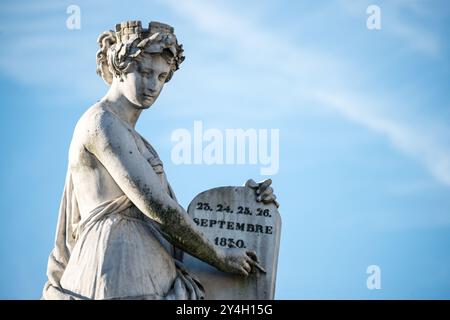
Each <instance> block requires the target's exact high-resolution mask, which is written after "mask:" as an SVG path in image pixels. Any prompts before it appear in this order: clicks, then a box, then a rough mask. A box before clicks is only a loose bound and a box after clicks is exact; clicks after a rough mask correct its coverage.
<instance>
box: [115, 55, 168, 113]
mask: <svg viewBox="0 0 450 320" xmlns="http://www.w3.org/2000/svg"><path fill="white" fill-rule="evenodd" d="M133 64H134V66H133V67H132V68H131V69H130V70H129V71H128V73H126V74H125V75H124V77H123V82H121V83H120V86H121V88H122V93H123V94H124V95H125V97H126V98H127V99H128V100H129V101H130V102H131V103H133V104H134V105H136V106H137V107H138V108H140V109H147V108H149V107H150V106H151V105H152V104H153V103H154V102H155V100H156V99H157V98H158V96H159V93H160V92H161V90H162V88H163V86H164V83H165V81H166V78H167V76H168V75H169V72H170V68H171V66H170V64H168V63H167V61H166V60H165V59H164V58H163V57H162V56H161V55H160V54H147V53H145V54H143V56H142V57H141V58H140V59H139V60H138V61H134V62H133Z"/></svg>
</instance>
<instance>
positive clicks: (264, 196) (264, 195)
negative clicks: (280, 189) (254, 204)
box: [256, 187, 273, 201]
mask: <svg viewBox="0 0 450 320" xmlns="http://www.w3.org/2000/svg"><path fill="white" fill-rule="evenodd" d="M272 195H273V189H272V187H267V188H266V189H265V190H264V191H263V192H262V193H261V194H260V195H259V196H258V197H257V199H256V200H257V201H261V200H264V199H267V198H268V197H270V196H272Z"/></svg>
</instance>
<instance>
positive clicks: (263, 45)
mask: <svg viewBox="0 0 450 320" xmlns="http://www.w3.org/2000/svg"><path fill="white" fill-rule="evenodd" d="M166 3H167V4H168V6H169V7H170V8H171V9H172V10H174V11H175V12H177V13H179V14H180V15H182V16H183V17H186V18H188V19H189V20H190V21H191V22H192V23H193V24H195V25H196V26H197V27H198V28H199V29H201V30H202V31H203V32H207V33H209V34H210V35H212V36H213V37H217V38H220V39H222V40H225V41H231V40H232V43H233V46H234V48H235V51H236V54H239V52H242V51H246V50H248V49H249V48H252V49H251V50H252V51H253V52H262V53H264V54H261V56H268V55H270V54H271V53H273V52H274V48H276V52H278V54H280V50H283V53H286V54H285V55H283V57H284V58H287V61H288V63H286V64H285V68H284V69H283V70H282V71H283V73H286V74H287V75H289V77H290V78H291V79H294V80H296V82H297V83H296V85H301V86H302V90H301V94H302V95H305V96H306V97H307V98H309V99H312V100H314V101H316V102H318V103H321V104H323V105H325V106H326V107H328V108H330V109H331V110H335V111H337V112H339V114H340V115H341V116H343V117H345V118H346V119H348V120H350V121H352V122H356V123H358V124H359V125H361V126H363V127H365V128H367V129H369V130H371V131H373V132H376V133H378V134H380V135H382V136H384V137H385V138H387V139H388V140H389V141H390V142H391V143H392V145H393V146H394V147H395V148H396V149H397V150H399V151H401V152H402V153H404V154H406V155H408V156H410V157H413V158H414V159H416V160H418V161H419V162H420V163H421V164H422V165H423V166H424V167H425V168H426V169H427V170H428V172H429V173H430V174H431V175H432V176H433V177H434V178H435V179H436V180H438V181H439V182H441V183H443V184H444V185H446V186H450V150H449V149H448V148H447V147H445V146H443V145H440V144H439V143H438V142H437V141H434V139H429V138H426V137H424V135H422V134H421V132H419V131H417V130H414V129H413V128H412V127H411V126H408V125H407V124H404V123H401V122H399V121H396V120H393V119H391V118H392V117H390V116H389V114H381V113H380V111H378V112H375V110H387V108H385V106H384V105H383V106H382V105H381V104H380V103H377V99H376V98H375V97H372V96H368V95H366V96H365V97H364V99H357V98H356V97H355V96H354V94H352V93H351V91H350V90H348V89H346V88H349V87H350V86H349V85H347V84H348V82H347V81H348V80H346V79H349V77H348V74H349V73H350V74H351V72H348V71H346V72H345V73H342V72H340V68H339V67H338V66H339V63H340V62H341V61H339V63H338V61H333V60H332V59H330V58H328V57H326V58H323V56H322V55H321V53H320V52H311V51H306V50H304V48H300V47H298V46H293V45H292V44H291V43H292V42H291V41H289V39H283V37H282V36H281V35H279V34H273V32H272V31H271V30H266V29H264V28H262V27H261V26H260V25H256V24H252V23H251V22H250V21H249V20H248V19H244V18H243V17H240V16H239V15H238V14H237V13H235V12H230V10H227V9H226V8H225V7H223V5H221V6H220V7H218V6H214V5H211V3H210V2H208V3H206V2H199V1H189V2H182V3H180V2H176V1H168V2H166ZM268 43H269V44H270V45H269V46H268V45H267V44H268ZM304 52H309V53H308V54H305V53H304ZM237 59H239V57H237ZM299 61H300V62H299ZM252 62H253V63H259V64H260V65H261V67H267V62H266V61H263V60H259V59H258V57H255V58H254V59H252ZM314 69H315V73H319V74H334V75H335V77H334V78H335V79H339V81H337V82H336V81H333V83H339V85H338V86H339V88H337V85H334V86H335V88H330V83H332V82H328V83H327V84H326V85H325V86H324V85H323V84H321V83H320V80H319V79H316V80H315V81H310V80H311V79H308V81H305V80H306V79H307V78H306V79H305V78H304V77H305V74H308V71H313V70H314ZM273 72H275V71H274V70H273ZM305 72H306V73H305ZM274 76H277V73H274ZM278 76H280V74H279V71H278ZM290 85H291V86H292V83H291V84H290ZM330 89H332V90H330ZM325 92H339V93H336V94H329V93H325ZM392 100H394V99H392ZM358 101H371V106H370V107H369V106H368V105H367V103H363V102H358ZM380 107H382V108H380Z"/></svg>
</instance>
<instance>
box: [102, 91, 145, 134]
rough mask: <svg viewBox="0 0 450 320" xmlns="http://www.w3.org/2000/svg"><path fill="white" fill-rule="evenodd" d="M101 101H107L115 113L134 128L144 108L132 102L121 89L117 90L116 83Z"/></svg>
mask: <svg viewBox="0 0 450 320" xmlns="http://www.w3.org/2000/svg"><path fill="white" fill-rule="evenodd" d="M101 102H104V103H106V104H107V105H108V107H109V108H110V109H111V111H112V112H113V113H114V114H116V115H117V116H118V117H119V118H120V119H121V120H123V121H124V122H126V123H127V124H128V125H130V126H131V127H132V128H135V126H136V122H137V121H138V119H139V116H140V115H141V113H142V110H143V109H140V108H138V107H136V106H135V105H134V104H133V103H131V102H130V101H129V100H128V99H127V98H126V97H125V96H124V95H123V94H122V93H121V92H120V91H119V90H117V88H116V87H115V86H114V83H113V85H112V86H111V87H110V88H109V90H108V92H107V93H106V95H105V96H104V97H103V99H102V100H101Z"/></svg>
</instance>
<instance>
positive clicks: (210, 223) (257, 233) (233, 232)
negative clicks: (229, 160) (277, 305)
mask: <svg viewBox="0 0 450 320" xmlns="http://www.w3.org/2000/svg"><path fill="white" fill-rule="evenodd" d="M188 213H189V215H191V216H192V218H193V219H194V221H195V223H196V224H197V226H198V227H199V228H200V230H201V231H202V232H203V233H204V234H205V235H206V236H207V237H208V238H209V239H210V240H211V241H212V242H213V243H214V244H215V245H216V246H220V247H230V246H236V247H239V248H247V249H249V250H254V251H256V253H257V255H258V258H259V262H260V265H261V266H262V267H263V268H264V269H265V270H266V272H267V273H266V274H264V273H262V272H260V271H259V270H257V271H256V272H255V273H252V274H251V275H250V276H248V277H244V276H239V275H233V274H229V273H224V272H221V271H219V270H217V269H216V268H214V267H213V266H210V265H209V264H207V263H205V262H203V261H201V260H198V259H197V258H195V257H193V256H191V255H189V254H187V253H185V255H184V263H185V266H186V267H187V268H188V270H189V271H190V272H192V273H194V274H195V275H196V276H197V277H198V278H199V279H200V281H201V282H202V284H203V286H204V287H205V291H206V299H214V300H216V299H224V300H227V299H236V300H239V299H273V298H274V294H275V279H276V273H277V262H278V250H279V246H280V233H281V218H280V214H279V213H278V210H277V207H276V206H275V205H274V204H273V203H271V204H263V203H262V202H257V201H256V194H255V190H254V189H251V188H248V187H220V188H214V189H210V190H207V191H204V192H202V193H200V194H199V195H197V196H196V197H195V198H194V199H193V200H192V202H191V203H190V205H189V208H188Z"/></svg>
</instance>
